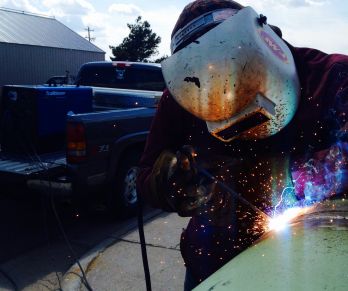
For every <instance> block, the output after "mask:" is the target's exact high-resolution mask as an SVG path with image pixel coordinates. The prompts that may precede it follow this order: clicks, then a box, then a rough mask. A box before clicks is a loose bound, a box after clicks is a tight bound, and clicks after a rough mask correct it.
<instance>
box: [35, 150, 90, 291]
mask: <svg viewBox="0 0 348 291" xmlns="http://www.w3.org/2000/svg"><path fill="white" fill-rule="evenodd" d="M31 146H32V151H33V154H34V156H35V157H36V161H37V163H38V165H39V166H40V167H41V168H42V169H43V170H44V171H46V172H48V168H47V167H46V166H45V164H44V163H43V162H42V160H41V158H40V156H39V155H38V153H37V152H36V150H35V148H34V146H33V145H31ZM48 184H49V187H48V189H49V190H48V191H47V194H48V196H49V199H50V204H51V208H52V211H53V214H54V217H55V219H56V222H57V224H58V227H59V230H60V232H61V234H62V235H63V238H64V241H65V243H66V245H67V247H68V248H69V250H70V253H71V255H72V257H73V259H74V261H75V262H76V263H77V265H78V267H79V269H80V271H81V274H82V278H81V281H82V283H83V285H84V286H85V287H86V288H87V290H88V291H93V289H92V287H91V286H90V284H89V282H88V280H87V276H86V274H85V272H84V270H83V268H82V266H81V263H80V261H79V259H78V258H77V255H76V253H75V251H74V249H73V247H72V245H71V243H70V241H69V239H68V236H67V234H66V232H65V230H64V227H63V223H62V221H61V219H60V217H59V215H58V212H57V209H56V206H55V203H54V200H53V191H52V184H51V181H50V180H48Z"/></svg>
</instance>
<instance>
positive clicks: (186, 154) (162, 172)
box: [151, 146, 215, 217]
mask: <svg viewBox="0 0 348 291" xmlns="http://www.w3.org/2000/svg"><path fill="white" fill-rule="evenodd" d="M195 156H196V154H195V152H194V150H193V148H192V147H190V146H184V147H182V148H181V149H180V150H179V151H177V152H176V153H175V154H174V153H173V152H170V151H164V152H162V153H161V155H160V156H159V158H158V159H157V161H156V163H155V165H154V167H153V171H152V175H151V189H152V191H153V192H155V193H157V196H158V197H160V199H162V201H163V202H165V204H166V208H165V209H167V210H168V209H169V210H171V211H175V212H177V213H178V214H179V215H180V216H184V217H185V216H195V215H200V214H202V213H203V212H204V211H205V209H207V208H209V207H211V205H209V202H211V200H212V197H213V193H214V189H215V183H214V181H212V180H211V179H208V178H206V177H204V176H202V175H200V174H199V172H198V171H197V168H196V167H195V163H196V161H195V159H196V157H195Z"/></svg>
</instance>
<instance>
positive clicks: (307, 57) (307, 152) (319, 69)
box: [137, 45, 348, 281]
mask: <svg viewBox="0 0 348 291" xmlns="http://www.w3.org/2000/svg"><path fill="white" fill-rule="evenodd" d="M289 47H290V49H291V51H292V53H293V56H294V60H295V64H296V67H297V71H298V75H299V79H300V84H301V96H300V103H299V107H298V109H297V111H296V114H295V116H294V117H293V119H292V120H291V122H290V123H289V124H288V125H287V126H286V127H285V128H284V129H282V130H281V131H280V132H279V133H277V134H275V135H273V136H271V137H268V138H266V139H262V140H253V141H240V140H234V141H232V142H229V143H224V142H222V141H220V140H218V139H216V138H215V137H213V136H212V135H211V134H209V132H208V130H207V126H206V123H205V122H204V121H202V120H200V119H198V118H196V117H195V116H193V115H192V114H190V113H189V112H187V111H185V110H184V109H183V108H182V107H181V106H180V105H179V104H178V103H177V102H176V101H175V100H174V99H173V97H172V96H171V95H170V94H169V92H168V91H165V92H164V94H163V96H162V98H161V101H160V103H159V106H158V110H157V113H156V115H155V117H154V120H153V123H152V126H151V130H150V134H149V136H148V139H147V143H146V146H145V150H144V153H143V155H142V158H141V161H140V168H141V171H140V174H139V176H138V180H137V190H138V194H139V195H141V196H142V197H143V198H144V200H147V201H148V202H149V203H150V204H152V205H153V206H154V207H158V208H162V209H167V208H166V206H165V205H159V203H158V201H151V197H152V196H151V195H150V192H149V191H150V187H149V186H150V185H149V181H150V179H149V177H150V174H151V171H152V167H153V165H154V163H155V161H156V159H157V158H158V156H159V155H160V153H161V152H162V151H163V150H168V149H169V150H173V151H175V150H177V149H180V148H181V147H182V146H183V145H192V146H194V147H195V148H196V149H198V151H199V152H201V153H204V155H203V156H205V157H208V159H220V158H221V156H222V157H226V158H227V159H229V158H231V159H233V161H234V162H233V167H232V169H231V173H232V172H233V174H231V175H230V177H233V179H231V181H230V182H228V183H231V185H233V188H234V189H235V190H236V191H237V192H239V193H241V194H242V195H243V196H244V197H245V198H246V199H248V200H249V201H250V202H252V203H253V204H255V205H257V206H258V207H260V208H261V209H263V210H264V211H267V210H269V209H270V208H269V206H270V203H273V206H274V204H275V203H277V201H279V195H278V196H277V197H276V198H274V196H272V195H273V194H274V193H275V192H277V191H278V192H279V191H281V189H284V188H286V187H288V186H289V185H288V184H287V183H288V182H289V181H290V182H291V181H292V177H291V174H290V179H289V173H291V171H292V170H293V169H295V168H296V163H297V161H301V160H303V161H308V160H310V159H311V158H313V157H316V156H317V155H316V153H318V152H320V153H325V152H327V151H328V150H327V149H330V148H332V147H333V146H334V147H336V148H337V147H338V148H340V149H342V151H345V150H346V139H347V137H346V134H345V132H346V130H345V129H344V126H345V125H346V121H347V116H346V114H348V56H345V55H340V54H332V55H328V54H325V53H323V52H321V51H318V50H315V49H309V48H294V47H291V46H290V45H289ZM337 145H338V146H337ZM292 186H293V185H292ZM300 188H301V187H300ZM301 189H302V190H303V187H302V188H301ZM341 190H342V189H341ZM270 192H272V193H273V194H272V193H270ZM277 199H278V200H277ZM272 200H273V201H272ZM234 203H235V205H234V210H235V212H236V213H237V215H236V216H233V217H232V218H231V222H230V223H229V224H227V225H226V226H214V225H209V223H207V220H206V219H205V218H204V217H201V216H196V217H192V218H191V219H190V222H189V224H188V226H187V228H186V230H184V231H183V234H182V236H181V253H182V256H183V259H184V261H185V265H186V266H187V267H188V268H189V270H190V271H191V273H192V274H193V276H194V277H195V278H196V279H197V280H199V281H201V280H204V279H205V278H207V277H208V276H209V275H211V274H212V273H213V272H215V271H216V270H217V269H219V268H220V267H221V266H222V265H224V264H225V263H226V262H228V261H229V260H230V259H231V258H233V257H234V256H236V255H237V254H238V253H240V252H241V251H243V250H244V249H245V248H247V247H248V246H250V244H251V243H252V242H253V241H254V240H255V239H256V238H258V237H259V236H260V234H262V229H261V228H260V227H258V226H257V225H255V220H256V214H255V213H253V211H252V210H250V209H248V208H247V207H244V206H243V205H240V203H239V202H238V201H234ZM267 207H268V208H267Z"/></svg>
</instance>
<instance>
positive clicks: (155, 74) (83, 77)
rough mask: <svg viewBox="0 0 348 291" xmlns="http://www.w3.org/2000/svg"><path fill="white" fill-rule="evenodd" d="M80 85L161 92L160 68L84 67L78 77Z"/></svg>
mask: <svg viewBox="0 0 348 291" xmlns="http://www.w3.org/2000/svg"><path fill="white" fill-rule="evenodd" d="M78 82H79V84H80V85H85V86H96V87H111V88H121V89H135V90H149V91H163V90H164V88H165V84H164V79H163V75H162V71H161V68H159V67H152V68H151V67H145V66H144V67H136V66H125V67H122V68H118V67H116V66H112V65H110V66H84V67H82V68H81V70H80V72H79V76H78Z"/></svg>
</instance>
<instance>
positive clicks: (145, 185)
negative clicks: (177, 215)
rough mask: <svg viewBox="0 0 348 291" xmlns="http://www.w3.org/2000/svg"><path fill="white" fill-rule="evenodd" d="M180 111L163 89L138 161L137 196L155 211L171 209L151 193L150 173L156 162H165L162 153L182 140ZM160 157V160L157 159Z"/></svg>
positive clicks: (177, 146) (155, 194) (179, 144)
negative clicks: (157, 209) (155, 209)
mask: <svg viewBox="0 0 348 291" xmlns="http://www.w3.org/2000/svg"><path fill="white" fill-rule="evenodd" d="M184 113H185V111H184V109H182V108H181V107H180V105H179V104H178V103H177V102H176V101H175V100H174V99H173V97H172V96H171V95H170V94H169V91H168V90H165V91H164V93H163V95H162V98H161V100H160V102H159V105H158V108H157V112H156V114H155V117H154V119H153V121H152V125H151V128H150V133H149V135H148V137H147V141H146V145H145V149H144V152H143V154H142V157H141V159H140V163H139V167H140V172H139V174H138V178H137V193H138V195H140V198H142V199H143V200H145V201H147V202H148V203H149V204H150V205H151V206H153V207H155V208H162V209H164V210H167V211H170V210H171V209H170V208H169V207H168V205H167V204H166V202H165V199H164V197H163V195H161V193H154V192H155V191H154V189H153V187H152V184H153V179H152V178H153V177H152V175H153V172H154V171H158V169H155V167H156V168H158V167H157V166H155V165H158V164H159V161H158V160H165V158H163V157H164V156H165V157H166V155H163V153H168V152H175V150H176V149H178V148H180V146H181V145H182V141H183V140H184V136H183V135H184V133H183V119H184ZM160 156H161V157H160Z"/></svg>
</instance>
